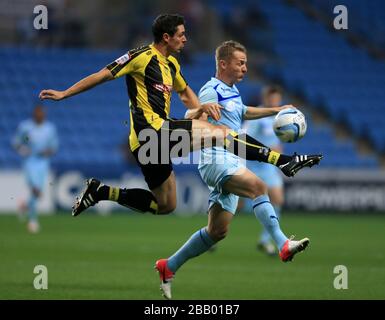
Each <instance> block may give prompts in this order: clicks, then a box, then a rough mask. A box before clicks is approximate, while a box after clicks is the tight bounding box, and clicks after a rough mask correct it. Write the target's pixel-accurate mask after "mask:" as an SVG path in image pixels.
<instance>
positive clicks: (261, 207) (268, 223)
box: [253, 194, 287, 250]
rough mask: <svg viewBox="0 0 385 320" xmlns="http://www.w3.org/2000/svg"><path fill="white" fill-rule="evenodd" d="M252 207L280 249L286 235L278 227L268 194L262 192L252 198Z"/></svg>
mask: <svg viewBox="0 0 385 320" xmlns="http://www.w3.org/2000/svg"><path fill="white" fill-rule="evenodd" d="M253 209H254V213H255V216H256V217H257V218H258V219H259V221H260V222H261V223H262V225H263V226H264V227H265V229H266V230H267V231H268V232H269V234H270V236H271V237H272V239H273V240H274V242H275V244H276V245H277V247H278V249H279V250H281V248H282V246H283V245H284V243H285V241H286V240H287V237H286V236H285V235H284V233H283V232H282V230H281V228H280V227H279V222H278V218H277V215H276V214H275V211H274V208H273V206H272V205H271V203H270V199H269V196H268V195H266V194H263V195H261V196H258V197H256V198H255V199H254V200H253Z"/></svg>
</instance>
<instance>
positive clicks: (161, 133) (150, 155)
mask: <svg viewBox="0 0 385 320" xmlns="http://www.w3.org/2000/svg"><path fill="white" fill-rule="evenodd" d="M148 130H153V134H152V135H151V139H152V138H156V139H153V140H155V141H150V137H149V139H148V140H147V141H146V142H142V143H141V146H140V147H139V148H137V149H135V150H134V151H133V152H132V153H133V155H134V157H135V159H136V162H137V163H138V165H139V167H140V169H141V170H142V173H143V176H144V179H145V180H146V182H147V185H148V187H149V188H150V190H153V189H155V188H157V187H159V186H160V185H161V184H162V183H163V182H165V181H166V180H167V178H168V177H169V176H170V174H171V172H172V171H173V168H172V162H171V157H175V156H179V157H182V156H183V157H184V156H186V155H187V154H188V152H190V146H191V131H192V120H188V119H186V120H172V119H169V120H167V121H165V122H164V123H163V125H162V127H161V128H160V129H159V130H158V131H156V130H155V129H148ZM150 133H151V132H150ZM182 140H183V141H182ZM177 144H178V146H176V145H177ZM187 144H188V145H187ZM179 146H180V147H181V148H179ZM174 147H176V148H175V149H173V148H174ZM139 158H140V159H139Z"/></svg>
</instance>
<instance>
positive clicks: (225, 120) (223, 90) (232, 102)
mask: <svg viewBox="0 0 385 320" xmlns="http://www.w3.org/2000/svg"><path fill="white" fill-rule="evenodd" d="M199 100H200V102H201V104H204V103H210V102H211V103H214V102H215V103H218V104H220V105H221V106H222V107H223V108H224V109H222V110H221V118H220V119H219V120H218V121H215V120H214V119H212V118H210V117H209V118H208V121H209V122H211V123H213V124H221V125H225V126H227V127H229V128H230V129H232V130H234V131H239V130H240V129H241V126H242V119H243V116H244V114H245V112H246V110H247V106H245V105H244V104H243V102H242V98H241V95H240V94H239V91H238V89H237V87H236V86H235V85H233V86H229V85H227V84H226V83H224V82H222V81H221V80H219V79H217V78H211V80H210V81H208V82H207V83H206V84H205V85H204V86H203V87H202V88H201V90H200V91H199Z"/></svg>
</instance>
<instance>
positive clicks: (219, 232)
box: [208, 228, 227, 242]
mask: <svg viewBox="0 0 385 320" xmlns="http://www.w3.org/2000/svg"><path fill="white" fill-rule="evenodd" d="M208 234H209V235H210V238H211V239H212V240H213V241H215V242H218V241H221V240H223V239H224V238H226V236H227V228H220V229H213V230H209V232H208Z"/></svg>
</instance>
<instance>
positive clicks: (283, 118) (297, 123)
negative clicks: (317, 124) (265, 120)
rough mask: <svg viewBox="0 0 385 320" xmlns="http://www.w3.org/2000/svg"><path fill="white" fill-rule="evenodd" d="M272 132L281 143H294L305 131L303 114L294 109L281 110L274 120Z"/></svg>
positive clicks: (305, 125)
mask: <svg viewBox="0 0 385 320" xmlns="http://www.w3.org/2000/svg"><path fill="white" fill-rule="evenodd" d="M273 128H274V132H275V134H276V135H277V137H278V138H279V140H281V141H282V142H296V141H298V140H299V139H301V138H302V137H303V136H304V135H305V133H306V129H307V124H306V119H305V116H304V114H303V113H302V112H301V111H299V110H298V109H295V108H288V109H284V110H281V111H280V112H279V113H278V114H277V115H276V116H275V119H274V123H273Z"/></svg>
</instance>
